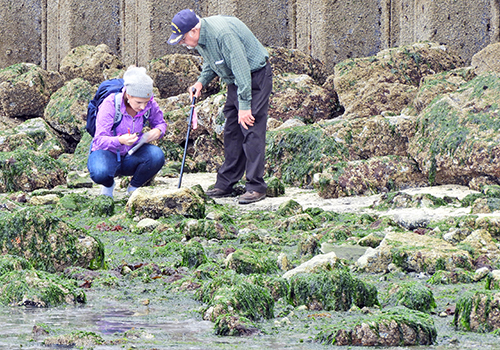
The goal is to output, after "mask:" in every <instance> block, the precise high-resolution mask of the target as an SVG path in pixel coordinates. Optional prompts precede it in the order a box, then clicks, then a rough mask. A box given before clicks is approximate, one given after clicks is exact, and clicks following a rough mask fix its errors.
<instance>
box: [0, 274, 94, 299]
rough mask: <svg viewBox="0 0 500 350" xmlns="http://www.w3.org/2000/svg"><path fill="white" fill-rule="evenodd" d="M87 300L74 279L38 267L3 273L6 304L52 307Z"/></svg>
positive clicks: (0, 290) (1, 292)
mask: <svg viewBox="0 0 500 350" xmlns="http://www.w3.org/2000/svg"><path fill="white" fill-rule="evenodd" d="M85 302H86V296H85V293H84V292H83V291H82V290H81V289H79V288H78V287H77V286H76V284H75V282H74V281H73V280H66V279H64V278H61V277H59V276H57V275H55V274H51V273H48V272H45V271H36V270H18V271H11V272H7V273H5V274H3V275H1V276H0V303H1V304H3V305H15V306H31V307H49V306H50V307H53V306H58V305H61V304H70V305H77V304H81V303H85Z"/></svg>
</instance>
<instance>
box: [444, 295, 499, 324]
mask: <svg viewBox="0 0 500 350" xmlns="http://www.w3.org/2000/svg"><path fill="white" fill-rule="evenodd" d="M453 324H454V325H455V327H457V328H459V329H461V330H465V331H473V332H479V333H484V332H492V331H495V330H497V329H499V328H500V293H498V292H494V291H477V292H470V293H465V294H463V295H462V296H460V298H459V299H458V301H457V306H456V309H455V315H454V318H453Z"/></svg>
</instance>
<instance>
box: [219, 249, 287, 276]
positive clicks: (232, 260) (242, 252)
mask: <svg viewBox="0 0 500 350" xmlns="http://www.w3.org/2000/svg"><path fill="white" fill-rule="evenodd" d="M224 264H225V266H226V267H227V268H228V269H231V270H234V271H236V272H237V273H241V274H246V275H249V274H253V273H264V274H267V273H271V272H275V271H277V270H278V264H277V262H276V258H272V257H269V256H268V255H267V253H266V252H263V251H257V250H255V249H251V248H240V249H237V250H236V251H235V252H234V253H231V254H229V255H228V256H227V257H226V259H225V260H224Z"/></svg>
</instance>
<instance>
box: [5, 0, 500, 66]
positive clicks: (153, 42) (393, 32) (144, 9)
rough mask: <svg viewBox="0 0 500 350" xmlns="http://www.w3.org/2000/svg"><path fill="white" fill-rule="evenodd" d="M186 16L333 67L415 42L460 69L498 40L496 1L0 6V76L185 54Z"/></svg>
mask: <svg viewBox="0 0 500 350" xmlns="http://www.w3.org/2000/svg"><path fill="white" fill-rule="evenodd" d="M183 8H193V9H194V10H195V11H196V12H197V13H198V14H199V15H200V16H210V15H215V14H225V15H233V16H237V17H239V18H240V19H241V20H243V21H244V22H245V23H246V24H247V25H248V26H249V27H250V29H251V30H252V31H253V32H254V33H255V34H256V35H257V37H258V38H259V39H260V40H261V42H262V43H263V44H264V45H266V46H271V47H277V46H282V47H287V48H292V49H293V48H296V49H299V50H301V51H303V52H306V53H308V54H311V55H312V56H313V57H315V58H318V59H320V60H322V61H323V62H324V63H325V65H326V68H327V69H328V71H330V72H333V67H334V66H335V64H336V63H338V62H340V61H342V60H344V59H346V58H354V57H364V56H368V55H373V54H375V53H377V52H378V51H380V50H381V49H385V48H389V47H394V46H400V45H405V44H409V43H413V42H416V41H422V40H432V41H434V42H440V43H443V44H446V45H447V46H448V47H449V48H450V49H452V50H454V51H455V52H457V53H459V54H460V55H461V56H462V57H463V58H464V59H465V60H466V61H467V62H470V59H471V57H472V56H473V55H474V54H475V53H476V52H478V51H479V50H481V49H482V48H484V47H486V46H487V45H488V44H491V43H494V42H498V41H500V0H475V1H469V0H440V1H435V0H344V1H337V0H268V1H266V2H265V3H263V2H260V1H259V2H257V1H254V0H250V1H249V0H197V1H187V0H173V1H169V2H166V1H162V0H141V1H137V0H108V1H96V0H78V1H76V0H18V1H16V2H12V1H7V0H0V20H1V22H2V26H1V27H0V37H1V38H2V39H1V40H0V68H3V67H7V66H9V65H12V64H15V63H19V62H31V63H35V64H39V65H41V66H42V67H43V68H46V69H50V70H57V69H58V68H59V64H60V62H61V59H62V58H63V57H64V56H65V55H66V54H67V53H68V51H69V50H70V49H72V48H74V47H76V46H80V45H84V44H89V45H98V44H101V43H104V44H106V45H108V46H109V47H110V48H111V50H112V51H113V53H115V54H117V55H118V56H119V57H120V58H121V60H122V61H123V62H124V63H125V64H126V65H130V64H137V65H146V64H147V62H148V61H150V60H151V59H154V58H159V57H161V56H163V55H165V54H169V53H175V52H185V49H183V48H178V47H172V46H169V45H168V44H167V43H166V39H167V38H168V36H169V35H170V34H169V32H170V21H171V18H172V17H173V16H174V15H175V13H177V12H178V11H179V10H181V9H183Z"/></svg>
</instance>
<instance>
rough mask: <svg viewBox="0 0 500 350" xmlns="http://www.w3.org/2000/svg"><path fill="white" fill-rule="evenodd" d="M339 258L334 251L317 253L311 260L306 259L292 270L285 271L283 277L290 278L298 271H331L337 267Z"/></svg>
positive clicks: (298, 272)
mask: <svg viewBox="0 0 500 350" xmlns="http://www.w3.org/2000/svg"><path fill="white" fill-rule="evenodd" d="M338 261H339V259H338V258H337V255H336V254H335V252H329V253H327V254H318V255H316V256H315V257H313V258H312V259H311V260H308V261H306V262H304V263H302V264H300V265H299V266H297V267H295V268H294V269H292V270H289V271H287V272H285V274H284V275H283V278H287V279H290V278H291V277H292V276H295V275H297V274H300V273H321V272H325V271H331V270H333V269H334V268H335V267H337V264H338Z"/></svg>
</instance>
